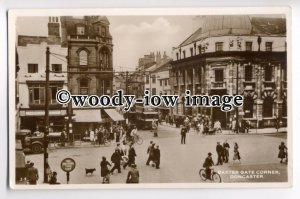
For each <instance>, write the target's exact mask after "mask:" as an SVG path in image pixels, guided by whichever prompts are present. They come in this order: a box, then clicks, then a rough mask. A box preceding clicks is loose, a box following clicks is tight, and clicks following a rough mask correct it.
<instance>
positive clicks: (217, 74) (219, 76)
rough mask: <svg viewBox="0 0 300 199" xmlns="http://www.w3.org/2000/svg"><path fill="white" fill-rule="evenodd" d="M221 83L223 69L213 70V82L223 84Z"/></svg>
mask: <svg viewBox="0 0 300 199" xmlns="http://www.w3.org/2000/svg"><path fill="white" fill-rule="evenodd" d="M223 81H224V74H223V69H216V70H215V82H223Z"/></svg>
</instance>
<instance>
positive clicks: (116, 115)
mask: <svg viewBox="0 0 300 199" xmlns="http://www.w3.org/2000/svg"><path fill="white" fill-rule="evenodd" d="M104 111H105V112H106V113H107V115H108V116H109V117H110V118H111V119H112V120H113V121H122V120H124V117H123V115H121V114H120V113H118V112H117V111H116V109H104Z"/></svg>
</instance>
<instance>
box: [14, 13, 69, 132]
mask: <svg viewBox="0 0 300 199" xmlns="http://www.w3.org/2000/svg"><path fill="white" fill-rule="evenodd" d="M59 23H60V22H59V19H58V17H49V22H48V36H47V37H38V36H25V35H19V36H18V46H17V52H18V56H17V57H18V61H19V62H18V63H19V68H20V70H19V72H18V92H19V108H20V118H21V119H20V120H21V124H20V128H21V129H30V130H31V131H35V130H36V129H38V130H39V131H44V120H45V119H44V116H45V94H46V89H47V88H45V83H46V74H45V71H46V48H47V47H49V48H50V52H51V55H50V70H51V71H52V73H50V83H49V85H50V86H49V87H50V88H49V89H50V111H49V121H50V130H53V131H61V130H62V129H63V128H64V127H65V122H64V117H65V116H66V107H63V106H62V105H60V104H58V103H57V101H56V92H57V91H58V90H59V89H62V88H67V72H66V71H67V60H66V57H67V53H68V51H67V50H68V49H67V48H66V47H63V46H62V45H61V37H60V34H59V33H60V30H59V27H60V25H59ZM54 72H55V73H54Z"/></svg>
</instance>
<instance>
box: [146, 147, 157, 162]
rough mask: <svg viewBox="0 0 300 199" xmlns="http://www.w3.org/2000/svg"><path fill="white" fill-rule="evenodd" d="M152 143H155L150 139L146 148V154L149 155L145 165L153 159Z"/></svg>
mask: <svg viewBox="0 0 300 199" xmlns="http://www.w3.org/2000/svg"><path fill="white" fill-rule="evenodd" d="M154 145H155V144H154V143H153V141H150V145H149V146H148V149H147V154H149V156H148V160H147V162H146V165H149V163H150V161H152V160H153V152H154Z"/></svg>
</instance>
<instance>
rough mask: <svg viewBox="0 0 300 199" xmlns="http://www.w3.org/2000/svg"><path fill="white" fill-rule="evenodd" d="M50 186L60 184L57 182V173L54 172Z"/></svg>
mask: <svg viewBox="0 0 300 199" xmlns="http://www.w3.org/2000/svg"><path fill="white" fill-rule="evenodd" d="M49 184H60V183H59V182H57V173H56V172H55V171H53V173H52V176H51V178H50V180H49Z"/></svg>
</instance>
